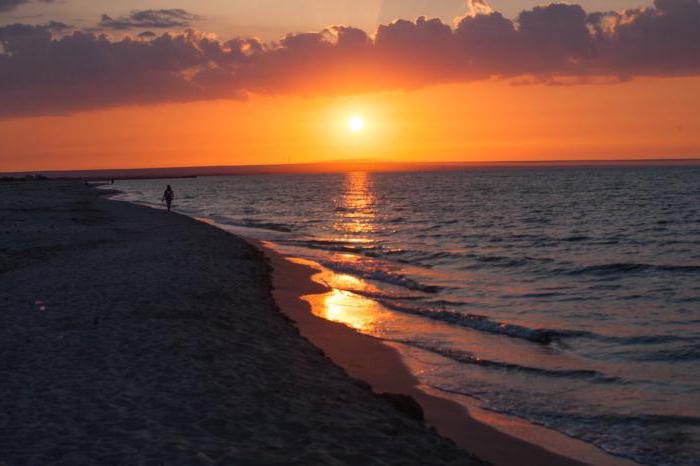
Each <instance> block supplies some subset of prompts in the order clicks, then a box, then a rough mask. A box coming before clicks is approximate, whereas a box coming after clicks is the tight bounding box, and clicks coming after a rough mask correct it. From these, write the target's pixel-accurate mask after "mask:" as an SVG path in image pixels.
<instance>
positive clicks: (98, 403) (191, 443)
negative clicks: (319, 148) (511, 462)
mask: <svg viewBox="0 0 700 466" xmlns="http://www.w3.org/2000/svg"><path fill="white" fill-rule="evenodd" d="M307 278H308V277H305V276H304V275H303V272H302V273H301V275H299V281H298V282H297V285H299V286H303V285H304V283H306V282H307V281H308V280H307ZM305 312H307V313H308V308H307V309H306V310H305ZM300 327H302V328H304V327H305V326H304V325H300ZM333 335H336V336H337V338H338V341H337V344H338V346H337V347H338V348H343V346H342V345H346V344H347V346H345V348H346V349H347V351H351V350H352V351H357V347H356V346H355V343H354V342H351V341H350V340H348V341H347V343H344V342H341V341H340V339H341V338H344V337H343V336H342V335H343V332H342V331H341V330H337V331H335V330H334V331H332V333H331V335H329V336H328V337H326V338H334V337H333ZM334 339H335V338H334ZM353 341H354V340H353ZM321 346H323V345H321ZM367 351H373V349H372V348H371V347H370V346H369V345H368V347H367ZM377 351H380V350H377ZM336 356H337V357H339V356H338V355H336ZM378 357H379V356H378ZM382 357H384V356H382ZM397 367H398V364H397ZM349 372H350V373H351V374H353V373H354V372H353V371H352V370H351V371H349ZM397 377H398V379H395V378H394V377H386V384H387V385H386V391H395V388H396V387H395V384H396V383H397V380H403V379H405V377H406V375H405V374H404V373H399V374H398V376H397ZM408 382H409V380H407V379H406V380H403V382H401V383H402V384H403V383H408ZM442 406H444V407H445V408H446V409H447V408H450V407H447V406H445V405H442ZM434 415H436V414H430V416H434ZM501 448H504V449H505V448H508V447H507V446H506V445H504V446H502V447H501ZM476 463H477V462H476V461H475V460H474V459H473V458H471V457H470V456H469V455H468V454H467V453H465V452H464V451H462V450H460V449H458V448H456V447H455V446H453V445H452V444H451V443H450V442H448V441H446V440H445V439H443V438H441V437H440V436H438V435H437V434H436V433H434V432H431V431H430V430H428V429H427V428H426V427H425V426H424V425H422V424H421V423H419V422H417V421H415V420H413V419H411V418H410V417H408V416H405V415H404V414H402V413H400V412H399V411H398V410H397V409H396V408H395V407H394V406H392V405H391V404H389V403H387V402H386V401H384V400H382V399H380V398H378V397H376V396H375V395H374V394H372V392H371V391H370V390H369V389H368V388H367V386H366V384H364V383H360V382H357V381H353V380H352V379H350V378H348V377H347V375H346V373H345V372H344V371H343V370H341V369H340V368H339V367H337V366H336V365H335V364H333V363H331V362H330V361H329V360H328V359H327V358H325V357H324V356H323V354H322V353H321V352H320V351H319V350H318V349H317V348H315V347H314V346H312V345H311V344H310V343H309V342H308V341H306V340H304V339H303V338H300V337H299V334H298V331H297V329H296V328H295V327H294V325H292V324H291V323H290V322H289V321H288V320H286V319H285V318H284V317H283V315H282V314H280V313H279V312H278V311H277V308H276V305H275V302H274V300H273V297H272V295H271V292H270V282H269V269H268V266H267V264H266V263H265V260H264V258H263V256H262V254H261V253H260V252H259V251H257V250H256V249H255V248H254V247H253V246H251V245H249V244H247V243H245V242H244V241H242V240H240V239H238V238H236V237H234V236H232V235H229V234H227V233H225V232H223V231H220V230H217V229H215V228H212V227H210V226H206V225H203V224H201V223H198V222H196V221H194V220H192V219H189V218H187V217H185V216H181V215H176V214H166V213H164V212H160V211H156V210H152V209H147V208H143V207H138V206H134V205H131V204H127V203H122V202H114V201H108V200H105V199H102V198H100V197H99V195H98V193H96V192H95V190H93V189H90V188H87V187H85V186H83V185H80V184H77V183H59V182H45V183H43V182H42V183H5V184H2V185H0V464H7V465H23V464H28V465H33V464H36V465H47V464H70V465H79V464H153V465H156V464H231V465H253V464H292V465H295V464H296V465H315V464H329V465H341V464H348V465H350V464H358V465H359V464H362V465H374V464H376V465H408V464H416V465H417V464H436V465H442V464H452V465H456V464H460V465H469V464H476ZM517 463H520V462H517ZM520 464H522V463H520Z"/></svg>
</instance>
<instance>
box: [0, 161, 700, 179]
mask: <svg viewBox="0 0 700 466" xmlns="http://www.w3.org/2000/svg"><path fill="white" fill-rule="evenodd" d="M682 164H690V165H696V164H699V165H700V157H688V158H645V159H612V158H611V159H572V160H503V161H485V160H483V161H436V162H429V161H408V162H403V161H396V160H386V159H347V160H344V159H341V160H331V161H316V162H300V163H272V164H242V165H188V166H158V167H132V168H126V167H116V168H78V169H58V168H51V169H45V170H18V171H0V176H3V177H8V176H9V177H11V176H26V175H57V174H65V175H68V174H75V175H74V176H76V177H79V176H77V175H78V174H95V175H97V174H100V173H110V172H111V173H114V174H117V173H124V174H127V173H135V172H155V171H164V172H167V171H184V170H195V171H206V170H240V171H241V172H240V173H229V174H264V173H280V174H282V173H285V172H284V169H285V168H287V169H290V170H292V171H290V172H289V173H301V172H300V171H299V169H304V168H306V169H313V168H315V169H316V170H314V171H312V172H325V171H329V172H336V171H347V170H337V169H338V168H342V166H343V165H345V166H347V165H356V166H364V165H367V167H365V168H364V169H362V170H363V171H397V169H400V168H401V167H404V168H408V167H416V168H418V167H423V168H428V167H431V168H432V169H433V170H439V169H440V168H442V169H449V168H468V167H475V168H477V167H484V168H485V167H498V166H509V167H514V168H515V167H518V166H521V167H526V166H552V167H554V166H610V165H617V166H621V165H682ZM368 165H382V166H383V167H375V168H376V169H375V170H372V167H369V166H368ZM324 167H325V168H326V170H323V168H324ZM334 168H335V170H333V169H334ZM255 169H257V170H260V171H259V172H252V171H251V170H255ZM270 170H274V171H273V172H270ZM221 174H224V173H221ZM216 175H217V173H211V174H210V173H205V172H202V173H198V174H193V176H216ZM66 177H70V176H66Z"/></svg>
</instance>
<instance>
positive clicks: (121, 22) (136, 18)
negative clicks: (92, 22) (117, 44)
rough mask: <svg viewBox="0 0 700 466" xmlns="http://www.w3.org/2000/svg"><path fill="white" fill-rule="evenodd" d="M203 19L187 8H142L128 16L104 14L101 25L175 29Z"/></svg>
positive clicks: (118, 27)
mask: <svg viewBox="0 0 700 466" xmlns="http://www.w3.org/2000/svg"><path fill="white" fill-rule="evenodd" d="M198 19H201V18H200V17H199V16H197V15H194V14H192V13H190V12H188V11H186V10H182V9H179V8H174V9H169V10H140V11H132V12H131V13H129V15H128V16H120V17H119V18H112V17H111V16H109V15H102V19H101V20H100V26H101V27H103V28H106V29H118V30H125V29H173V28H183V27H189V26H190V25H192V22H193V21H197V20H198Z"/></svg>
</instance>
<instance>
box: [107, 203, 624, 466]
mask: <svg viewBox="0 0 700 466" xmlns="http://www.w3.org/2000/svg"><path fill="white" fill-rule="evenodd" d="M117 192H118V191H117ZM106 194H109V192H107V193H106ZM122 202H123V201H122ZM136 205H139V204H136ZM154 210H158V209H157V208H156V209H154ZM179 215H182V214H179ZM184 216H185V217H188V218H192V217H189V216H187V215H184ZM195 220H197V221H198V222H200V223H204V224H205V225H207V226H210V227H214V228H215V229H217V230H223V231H225V232H227V234H231V235H232V236H234V237H236V238H239V239H242V240H244V241H247V242H248V243H250V244H252V245H253V246H254V247H255V248H256V249H258V250H260V251H261V252H262V254H264V255H265V257H266V258H267V261H268V263H269V265H270V266H271V267H270V268H271V275H272V276H271V282H272V284H273V290H272V292H273V296H274V299H275V302H276V304H277V307H278V308H279V311H281V313H282V314H284V315H286V316H287V317H289V318H290V319H291V320H292V321H293V322H294V323H295V324H296V327H297V329H298V331H299V332H300V334H301V335H302V336H303V337H305V338H306V339H307V340H308V341H310V342H311V343H312V344H313V345H314V346H315V347H317V348H319V349H320V350H321V351H322V352H323V354H324V355H325V356H326V357H327V358H328V359H329V360H330V361H331V362H332V363H334V364H336V365H338V366H340V367H341V368H342V369H343V370H344V371H345V372H346V373H347V374H348V375H349V376H350V377H352V378H353V379H356V380H358V381H362V382H364V383H368V384H369V386H370V387H371V388H372V390H373V391H374V392H375V394H378V395H380V396H382V395H383V394H389V397H390V398H391V397H393V396H394V395H395V394H398V395H404V396H406V397H409V398H410V399H411V400H414V401H415V402H417V403H418V404H419V405H420V408H419V410H420V409H421V408H422V411H423V414H424V415H425V423H426V425H427V426H430V427H432V428H434V429H436V430H437V431H438V432H439V433H440V435H442V436H443V437H445V438H448V439H450V440H452V441H453V442H455V444H456V445H457V446H458V447H459V448H460V449H462V450H464V451H466V452H468V453H470V454H474V455H475V456H477V457H479V458H481V459H483V460H486V461H489V462H491V463H492V464H494V465H496V466H499V465H509V464H514V463H517V464H532V465H542V466H550V465H552V466H560V465H561V466H563V465H583V464H596V465H601V466H634V465H637V463H635V462H633V461H631V460H627V459H624V458H619V457H615V456H612V455H610V454H608V453H606V452H605V451H603V450H601V449H599V448H598V447H596V446H594V445H591V444H588V443H585V442H582V441H580V440H577V439H574V438H572V437H569V436H566V435H565V434H562V433H559V432H556V431H553V430H551V429H547V428H545V427H540V426H536V425H532V424H529V423H527V422H526V421H524V420H520V419H517V418H512V417H508V416H504V415H497V414H495V413H486V412H484V411H483V410H479V409H478V408H477V407H476V406H475V402H474V401H473V400H472V401H471V403H470V402H466V403H465V400H466V401H468V397H466V396H464V395H457V394H449V393H443V392H439V391H438V390H436V389H430V388H429V387H424V386H421V385H420V382H419V381H418V380H417V379H416V378H415V376H414V375H413V374H412V373H411V370H410V369H409V368H408V366H407V365H406V362H405V361H404V360H403V357H402V356H401V353H400V351H399V350H398V349H397V348H395V347H394V346H392V344H390V343H386V342H383V341H382V340H381V339H378V338H375V337H373V336H369V335H365V334H363V333H360V332H358V331H356V330H354V329H352V328H351V327H349V326H347V325H345V324H342V323H338V322H332V321H329V320H327V319H324V318H322V317H318V316H317V315H315V314H314V312H313V308H314V307H315V306H316V305H318V303H317V302H316V303H315V302H314V300H315V297H318V296H321V295H322V294H323V293H326V292H328V291H329V290H330V289H329V288H328V287H327V285H323V284H321V283H319V282H318V281H315V280H314V276H315V275H317V274H319V270H317V269H316V268H314V266H313V265H316V266H318V265H317V264H313V263H312V264H308V263H307V264H302V263H299V262H310V261H303V260H296V259H294V258H292V257H287V256H284V255H282V254H281V253H279V252H277V251H275V250H274V249H272V248H271V247H270V246H268V245H266V244H264V243H263V242H262V241H259V240H256V239H253V238H250V237H247V236H245V233H243V234H241V233H238V232H231V231H230V230H229V229H227V228H223V227H222V226H221V225H217V224H216V223H214V222H211V221H208V220H205V219H197V218H195ZM399 404H400V403H399ZM401 408H402V406H399V410H402V409H401ZM408 411H409V416H410V415H411V414H412V413H411V407H410V406H409V407H408ZM473 414H474V415H473ZM498 427H501V429H499V428H498ZM514 432H515V434H514ZM547 446H549V447H550V448H549V449H548V448H547ZM573 458H579V459H582V458H585V460H586V461H585V462H584V461H580V460H576V459H573Z"/></svg>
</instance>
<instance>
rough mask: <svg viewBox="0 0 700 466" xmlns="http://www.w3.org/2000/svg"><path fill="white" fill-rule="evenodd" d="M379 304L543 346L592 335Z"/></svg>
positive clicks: (400, 304) (438, 310) (385, 303)
mask: <svg viewBox="0 0 700 466" xmlns="http://www.w3.org/2000/svg"><path fill="white" fill-rule="evenodd" d="M379 302H380V303H381V304H382V305H383V306H385V307H387V308H389V309H393V310H395V311H399V312H403V313H405V314H413V315H417V316H420V317H426V318H428V319H432V320H439V321H441V322H446V323H448V324H452V325H459V326H461V327H467V328H471V329H474V330H478V331H481V332H486V333H493V334H496V335H504V336H507V337H511V338H520V339H522V340H528V341H531V342H534V343H539V344H543V345H548V344H550V343H553V342H554V341H557V340H561V339H563V338H568V337H582V336H589V335H590V332H585V331H575V330H552V329H533V328H529V327H525V326H522V325H516V324H508V323H505V322H497V321H494V320H491V319H489V318H488V317H486V316H482V315H478V314H463V313H459V312H455V311H450V310H446V309H428V308H422V307H415V306H409V305H406V304H403V303H397V302H395V301H393V300H387V299H384V300H379Z"/></svg>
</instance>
